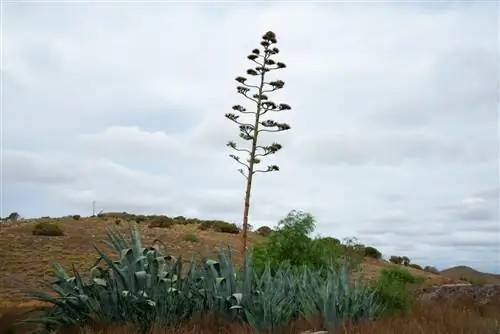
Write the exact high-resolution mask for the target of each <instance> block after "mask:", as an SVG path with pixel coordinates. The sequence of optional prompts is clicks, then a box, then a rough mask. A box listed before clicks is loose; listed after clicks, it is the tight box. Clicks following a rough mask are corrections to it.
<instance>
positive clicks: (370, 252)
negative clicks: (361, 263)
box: [365, 246, 382, 260]
mask: <svg viewBox="0 0 500 334" xmlns="http://www.w3.org/2000/svg"><path fill="white" fill-rule="evenodd" d="M365 256H366V257H371V258H374V259H377V260H380V259H381V258H382V253H380V251H379V250H378V249H376V248H375V247H372V246H367V247H365Z"/></svg>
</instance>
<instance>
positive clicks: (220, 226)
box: [212, 221, 240, 234]
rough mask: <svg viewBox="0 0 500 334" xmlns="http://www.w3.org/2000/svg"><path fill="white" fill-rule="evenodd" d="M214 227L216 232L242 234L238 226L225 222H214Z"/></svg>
mask: <svg viewBox="0 0 500 334" xmlns="http://www.w3.org/2000/svg"><path fill="white" fill-rule="evenodd" d="M212 227H213V229H214V230H215V231H216V232H221V233H230V234H238V233H240V229H239V228H238V226H236V224H231V223H226V222H223V221H214V223H213V225H212Z"/></svg>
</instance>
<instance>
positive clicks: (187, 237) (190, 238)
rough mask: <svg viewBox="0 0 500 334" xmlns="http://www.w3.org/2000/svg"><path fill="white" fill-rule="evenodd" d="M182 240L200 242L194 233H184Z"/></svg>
mask: <svg viewBox="0 0 500 334" xmlns="http://www.w3.org/2000/svg"><path fill="white" fill-rule="evenodd" d="M182 240H184V241H188V242H200V238H198V236H197V235H196V234H192V233H190V234H185V235H183V236H182Z"/></svg>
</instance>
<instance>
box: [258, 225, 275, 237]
mask: <svg viewBox="0 0 500 334" xmlns="http://www.w3.org/2000/svg"><path fill="white" fill-rule="evenodd" d="M271 233H273V230H272V228H270V227H269V226H261V227H259V228H258V229H257V234H258V235H261V236H263V237H268V236H269V235H270V234H271Z"/></svg>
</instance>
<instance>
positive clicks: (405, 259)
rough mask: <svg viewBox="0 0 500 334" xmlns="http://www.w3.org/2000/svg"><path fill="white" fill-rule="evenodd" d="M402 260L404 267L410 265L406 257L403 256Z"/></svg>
mask: <svg viewBox="0 0 500 334" xmlns="http://www.w3.org/2000/svg"><path fill="white" fill-rule="evenodd" d="M402 259H403V265H404V266H407V265H409V264H410V258H409V257H408V256H403V257H402Z"/></svg>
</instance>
